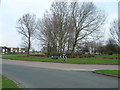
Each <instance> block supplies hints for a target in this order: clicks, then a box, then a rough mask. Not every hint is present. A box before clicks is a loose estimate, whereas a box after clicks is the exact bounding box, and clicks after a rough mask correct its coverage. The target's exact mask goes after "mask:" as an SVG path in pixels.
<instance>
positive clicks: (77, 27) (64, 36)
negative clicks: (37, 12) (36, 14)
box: [38, 2, 106, 54]
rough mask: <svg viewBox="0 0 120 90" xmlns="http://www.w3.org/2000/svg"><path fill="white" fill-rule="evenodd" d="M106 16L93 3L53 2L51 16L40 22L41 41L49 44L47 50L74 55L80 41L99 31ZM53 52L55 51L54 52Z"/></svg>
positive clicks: (48, 15)
mask: <svg viewBox="0 0 120 90" xmlns="http://www.w3.org/2000/svg"><path fill="white" fill-rule="evenodd" d="M105 19H106V16H105V14H104V12H103V11H101V10H98V9H97V8H96V6H95V5H94V4H93V3H92V2H87V3H86V2H83V3H79V2H71V3H70V4H68V2H53V4H52V5H51V9H50V12H49V14H47V15H45V16H44V18H43V19H42V20H40V22H39V26H40V27H39V31H40V32H41V34H39V35H38V36H40V37H39V39H43V38H44V39H43V40H44V42H47V44H46V45H48V46H47V48H48V49H49V48H54V49H56V50H55V51H57V52H59V53H62V52H64V51H65V50H68V51H72V53H73V54H74V52H75V47H76V45H77V44H78V43H79V42H80V40H82V39H84V38H86V37H88V36H89V35H91V34H93V33H95V32H96V31H99V29H100V27H101V26H102V25H103V24H104V21H105ZM52 51H53V50H52Z"/></svg>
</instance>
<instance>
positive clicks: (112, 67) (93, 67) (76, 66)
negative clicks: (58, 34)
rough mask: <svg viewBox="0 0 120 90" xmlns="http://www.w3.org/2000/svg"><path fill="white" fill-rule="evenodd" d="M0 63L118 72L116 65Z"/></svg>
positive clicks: (15, 61)
mask: <svg viewBox="0 0 120 90" xmlns="http://www.w3.org/2000/svg"><path fill="white" fill-rule="evenodd" d="M2 63H3V64H14V65H22V66H30V67H39V68H48V69H60V70H80V71H94V70H100V69H106V70H118V65H94V64H68V63H51V62H37V61H35V62H34V61H20V60H8V59H2Z"/></svg>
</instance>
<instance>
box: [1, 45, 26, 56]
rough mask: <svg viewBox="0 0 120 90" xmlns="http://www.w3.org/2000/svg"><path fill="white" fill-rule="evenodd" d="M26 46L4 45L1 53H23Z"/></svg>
mask: <svg viewBox="0 0 120 90" xmlns="http://www.w3.org/2000/svg"><path fill="white" fill-rule="evenodd" d="M26 52H27V51H26V49H25V48H15V47H6V46H2V47H0V54H22V53H26Z"/></svg>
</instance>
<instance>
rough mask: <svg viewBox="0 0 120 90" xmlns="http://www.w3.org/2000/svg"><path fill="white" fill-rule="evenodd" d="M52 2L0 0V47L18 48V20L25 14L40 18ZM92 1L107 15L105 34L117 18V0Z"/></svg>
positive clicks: (19, 37) (41, 0) (19, 43)
mask: <svg viewBox="0 0 120 90" xmlns="http://www.w3.org/2000/svg"><path fill="white" fill-rule="evenodd" d="M53 1H54V0H2V1H1V6H0V46H8V47H20V45H21V35H20V34H18V32H17V31H16V23H17V21H18V19H19V18H20V17H21V16H22V15H23V14H25V13H31V14H32V13H34V14H36V16H37V18H42V17H43V14H44V12H45V10H49V8H50V6H51V3H52V2H53ZM59 1H60V0H59ZM80 1H81V0H80ZM89 1H90V0H89ZM92 1H93V3H94V4H95V5H96V6H97V7H98V8H99V9H101V10H104V11H105V13H106V15H107V21H106V24H105V31H106V32H105V33H107V32H108V29H109V25H110V22H111V21H112V20H114V19H117V18H118V0H106V2H105V0H96V1H95V0H92ZM36 44H37V43H36Z"/></svg>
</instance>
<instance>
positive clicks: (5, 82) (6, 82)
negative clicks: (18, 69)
mask: <svg viewBox="0 0 120 90" xmlns="http://www.w3.org/2000/svg"><path fill="white" fill-rule="evenodd" d="M0 79H2V80H1V83H2V84H1V86H0V88H19V87H18V86H17V85H16V84H15V83H14V82H13V81H12V80H9V79H8V78H6V77H5V76H3V75H0Z"/></svg>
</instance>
